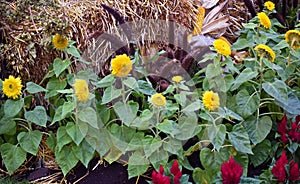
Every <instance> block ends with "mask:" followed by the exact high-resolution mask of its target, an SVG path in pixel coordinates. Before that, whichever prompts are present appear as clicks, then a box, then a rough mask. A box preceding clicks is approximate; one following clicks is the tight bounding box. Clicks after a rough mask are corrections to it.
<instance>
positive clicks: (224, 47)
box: [214, 38, 231, 56]
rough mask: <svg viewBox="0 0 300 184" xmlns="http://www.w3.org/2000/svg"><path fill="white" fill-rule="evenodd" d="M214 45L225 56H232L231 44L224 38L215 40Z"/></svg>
mask: <svg viewBox="0 0 300 184" xmlns="http://www.w3.org/2000/svg"><path fill="white" fill-rule="evenodd" d="M214 47H215V49H216V50H217V52H218V53H219V54H222V55H223V56H230V54H231V50H230V45H229V44H228V43H227V42H226V41H225V40H223V39H220V38H219V39H216V40H215V41H214Z"/></svg>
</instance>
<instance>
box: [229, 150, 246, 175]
mask: <svg viewBox="0 0 300 184" xmlns="http://www.w3.org/2000/svg"><path fill="white" fill-rule="evenodd" d="M231 151H233V150H231ZM231 154H232V152H231ZM233 154H234V157H233V158H234V160H235V161H236V162H237V163H238V164H240V165H241V166H242V167H243V175H244V176H247V173H248V166H249V157H248V154H246V153H240V152H238V153H237V154H236V152H235V153H233Z"/></svg>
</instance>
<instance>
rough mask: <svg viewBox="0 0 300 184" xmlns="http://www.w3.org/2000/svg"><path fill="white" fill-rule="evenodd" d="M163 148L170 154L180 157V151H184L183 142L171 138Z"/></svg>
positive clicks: (165, 142) (164, 143)
mask: <svg viewBox="0 0 300 184" xmlns="http://www.w3.org/2000/svg"><path fill="white" fill-rule="evenodd" d="M163 148H164V150H166V151H168V152H170V153H171V154H175V155H179V153H180V151H182V150H183V148H182V142H181V141H179V140H177V139H173V138H171V137H170V138H169V141H166V140H164V142H163Z"/></svg>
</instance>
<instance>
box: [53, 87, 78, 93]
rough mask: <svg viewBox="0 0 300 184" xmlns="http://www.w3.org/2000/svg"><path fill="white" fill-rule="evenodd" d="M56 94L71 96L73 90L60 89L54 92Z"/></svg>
mask: <svg viewBox="0 0 300 184" xmlns="http://www.w3.org/2000/svg"><path fill="white" fill-rule="evenodd" d="M56 92H58V93H61V94H72V93H74V90H73V89H72V88H71V89H62V90H56Z"/></svg>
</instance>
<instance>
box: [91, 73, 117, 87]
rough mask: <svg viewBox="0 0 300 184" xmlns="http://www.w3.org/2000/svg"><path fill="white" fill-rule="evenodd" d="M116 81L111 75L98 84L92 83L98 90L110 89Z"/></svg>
mask: <svg viewBox="0 0 300 184" xmlns="http://www.w3.org/2000/svg"><path fill="white" fill-rule="evenodd" d="M115 81H116V78H115V77H114V75H112V74H110V75H107V76H105V77H104V78H102V79H101V80H100V81H98V82H92V84H93V85H95V86H96V87H98V88H105V87H110V86H112V85H113V84H114V83H115Z"/></svg>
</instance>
